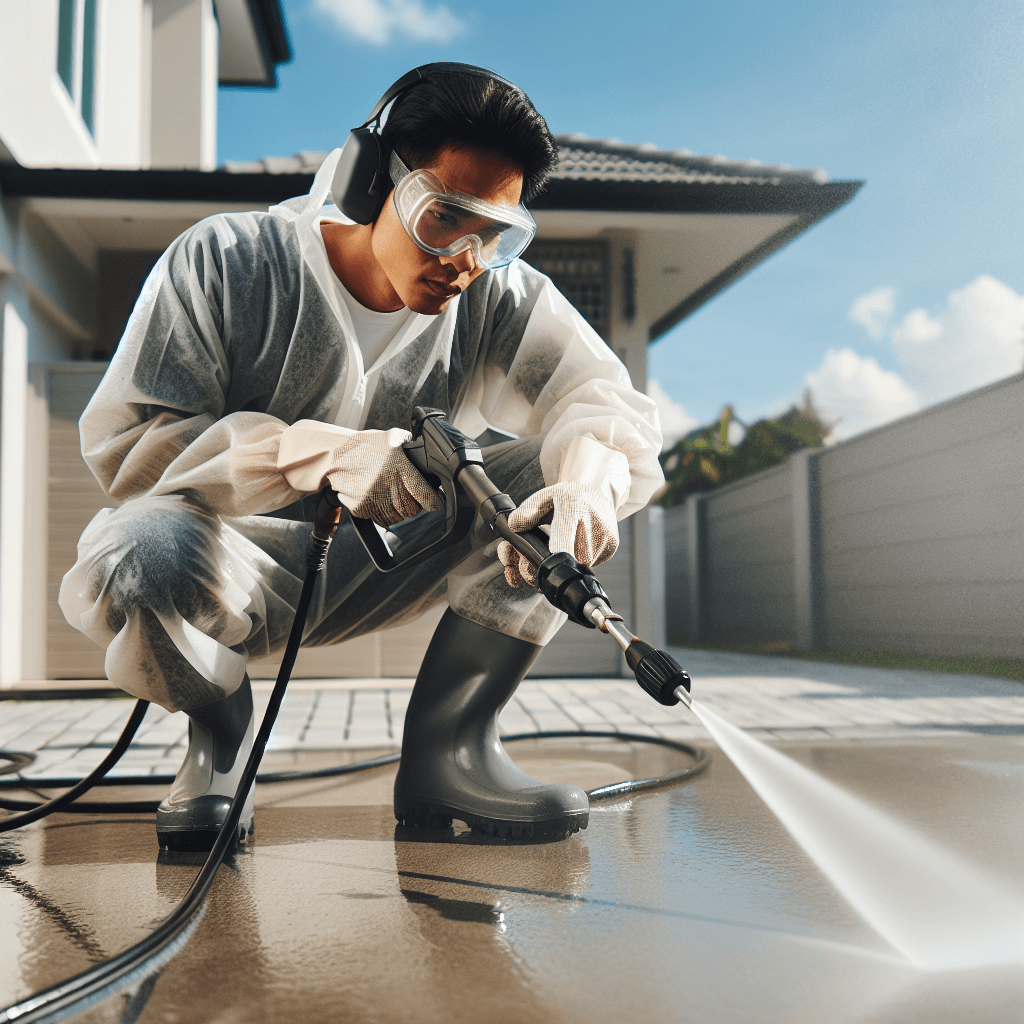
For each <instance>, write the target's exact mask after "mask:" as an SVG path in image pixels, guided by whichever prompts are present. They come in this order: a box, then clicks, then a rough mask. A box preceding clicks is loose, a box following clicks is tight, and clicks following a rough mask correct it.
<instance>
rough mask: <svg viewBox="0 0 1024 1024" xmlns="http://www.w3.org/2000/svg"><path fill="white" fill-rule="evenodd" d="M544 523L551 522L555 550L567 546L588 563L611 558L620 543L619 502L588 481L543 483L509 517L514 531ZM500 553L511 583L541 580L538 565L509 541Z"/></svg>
mask: <svg viewBox="0 0 1024 1024" xmlns="http://www.w3.org/2000/svg"><path fill="white" fill-rule="evenodd" d="M541 523H550V524H551V539H550V540H549V541H548V549H549V550H550V551H551V553H552V554H554V553H555V552H556V551H567V552H569V554H571V555H572V556H573V557H574V558H575V559H576V560H577V561H578V562H582V563H583V564H584V565H589V566H595V565H600V564H601V563H602V562H606V561H608V559H609V558H611V557H612V555H614V554H615V551H616V549H617V548H618V546H619V527H618V523H617V522H616V519H615V507H614V506H613V505H612V503H611V499H610V498H609V497H608V495H607V494H605V493H604V491H602V490H598V489H597V488H596V487H591V486H590V485H589V484H580V483H575V482H574V481H566V482H563V483H556V484H552V485H551V486H550V487H543V488H541V490H539V491H537V492H536V494H531V495H530V497H528V498H527V499H526V501H524V502H523V503H522V504H521V505H520V506H519V507H518V508H517V509H515V510H514V511H513V512H512V514H511V515H510V516H509V517H508V525H509V526H511V527H512V529H513V530H515V532H516V533H525V532H526V531H527V530H531V529H533V527H535V526H539V525H540V524H541ZM498 558H499V559H500V561H501V564H502V565H503V566H505V579H506V580H507V581H508V585H509V586H510V587H521V586H522V585H523V584H524V583H527V584H530V585H531V586H532V585H533V584H534V583H536V582H537V572H536V569H535V567H534V566H533V565H532V564H531V563H530V561H529V560H528V559H526V558H525V557H524V556H523V555H521V554H519V552H518V551H516V550H515V548H513V547H512V545H511V544H510V543H509V542H508V541H507V540H503V541H502V542H501V543H500V544H499V545H498Z"/></svg>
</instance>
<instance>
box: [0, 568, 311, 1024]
mask: <svg viewBox="0 0 1024 1024" xmlns="http://www.w3.org/2000/svg"><path fill="white" fill-rule="evenodd" d="M316 577H317V568H313V567H311V568H310V569H309V570H308V571H307V573H306V578H305V580H304V582H303V584H302V593H301V594H300V595H299V602H298V606H297V607H296V609H295V620H294V621H293V622H292V628H291V633H290V634H289V636H288V645H287V647H286V648H285V652H284V658H283V659H282V661H281V669H280V671H279V672H278V675H277V682H276V683H275V684H274V689H273V692H272V693H271V695H270V703H269V704H268V706H267V710H266V713H265V714H264V716H263V721H262V722H261V723H260V727H259V731H258V732H257V733H256V738H255V740H254V741H253V746H252V750H251V752H250V753H249V759H248V761H246V763H245V770H244V771H243V772H242V778H241V781H240V782H239V784H238V789H237V790H236V791H235V797H234V800H232V801H231V808H230V809H229V811H228V814H227V818H226V820H225V821H224V824H223V825H222V826H221V829H220V832H219V833H218V834H217V840H216V842H215V843H214V845H213V849H212V850H211V851H210V853H209V855H208V856H207V858H206V861H205V863H204V864H203V866H202V868H200V870H199V874H197V875H196V877H195V879H194V880H193V882H192V884H191V885H190V886H189V889H188V892H186V893H185V895H184V897H183V898H182V900H181V902H180V903H179V904H178V905H177V906H176V907H175V908H174V910H173V911H171V913H170V914H169V915H168V916H167V917H166V918H165V919H164V920H163V921H161V922H160V924H158V925H157V926H156V928H154V929H153V931H152V932H150V933H149V935H147V936H146V937H145V938H144V939H142V941H141V942H137V943H135V945H133V946H129V947H128V949H126V950H123V951H122V952H120V953H118V954H116V955H115V956H112V957H111V958H110V959H109V960H104V961H103V963H99V964H96V965H95V966H93V967H89V968H87V969H86V970H84V971H82V972H80V973H79V974H76V975H74V976H73V977H71V978H68V979H67V980H66V981H62V982H59V983H58V984H56V985H51V986H50V987H49V988H46V989H43V990H42V991H41V992H37V993H35V995H32V996H29V997H28V998H27V999H23V1000H21V1001H20V1002H17V1003H13V1004H12V1005H10V1006H7V1007H5V1008H4V1009H2V1010H0V1024H9V1022H13V1021H15V1020H17V1021H18V1022H19V1024H30V1022H32V1021H39V1020H42V1019H43V1018H45V1017H50V1016H52V1015H54V1014H59V1013H62V1012H63V1011H67V1010H69V1009H70V1008H71V1007H73V1006H79V1007H80V1005H81V1004H82V1003H83V1001H85V1000H94V999H97V998H100V997H101V996H102V995H103V994H104V993H106V992H107V990H109V989H111V988H112V987H113V986H114V985H116V984H117V983H118V982H121V983H122V984H128V983H129V982H130V980H131V979H130V978H128V977H127V976H128V975H131V974H133V973H135V972H136V971H139V970H140V969H142V968H143V966H144V965H145V964H146V962H147V961H151V960H153V959H154V958H156V957H161V954H163V956H170V955H173V952H174V951H175V950H176V949H177V945H176V942H177V941H184V939H185V938H187V934H186V932H187V929H189V927H190V925H191V924H192V923H193V918H194V917H195V915H196V913H197V912H198V911H199V910H200V909H201V908H202V906H203V900H204V899H205V898H206V894H207V892H209V890H210V886H211V885H212V884H213V879H214V877H215V876H216V874H217V869H218V868H219V867H220V866H221V864H222V863H223V862H224V858H225V856H226V855H227V853H228V851H229V850H230V849H231V848H233V846H234V844H235V835H236V831H237V828H238V820H239V818H240V816H241V813H242V807H243V805H244V804H245V800H246V797H247V796H248V794H249V790H250V788H251V787H252V786H253V784H254V782H255V781H256V772H257V770H258V768H259V764H260V760H261V759H262V757H263V752H264V750H265V749H266V746H267V741H268V740H269V739H270V733H271V730H272V729H273V727H274V722H275V720H276V719H277V713H278V711H280V709H281V703H282V701H283V700H284V694H285V690H286V689H287V688H288V680H289V678H290V676H291V672H292V667H293V666H294V664H295V658H296V657H297V655H298V653H299V644H300V643H301V641H302V631H303V629H304V628H305V625H306V614H307V612H308V611H309V603H310V600H311V598H312V596H313V586H314V584H315V583H316Z"/></svg>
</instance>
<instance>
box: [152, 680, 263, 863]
mask: <svg viewBox="0 0 1024 1024" xmlns="http://www.w3.org/2000/svg"><path fill="white" fill-rule="evenodd" d="M185 714H186V715H188V719H189V721H188V753H187V754H185V760H184V762H183V763H182V765H181V768H180V769H179V770H178V774H177V776H176V777H175V779H174V785H173V786H171V792H170V793H169V794H168V796H167V799H166V800H164V801H163V803H161V804H160V806H159V807H158V808H157V811H156V834H157V839H158V840H159V842H160V845H161V846H162V847H164V849H167V850H210V849H212V848H213V844H214V842H215V841H216V839H217V833H218V832H219V831H220V827H221V825H222V824H223V823H224V821H225V819H226V818H227V816H228V809H229V808H230V807H231V801H232V800H233V799H234V796H235V790H236V789H237V788H238V782H239V779H241V777H242V771H243V770H244V768H245V762H246V759H247V758H248V756H249V751H250V750H251V749H252V741H253V726H254V722H253V707H252V687H251V686H250V684H249V677H248V676H245V677H244V678H243V679H242V685H241V686H239V688H238V689H237V690H235V692H234V693H233V694H231V696H230V697H225V698H224V699H223V700H220V701H217V703H216V704H207V705H206V706H205V707H202V708H193V709H191V710H186V711H185ZM252 828H253V792H252V790H251V789H250V790H249V795H248V797H247V798H246V802H245V805H244V807H243V808H242V815H241V817H240V818H239V820H238V831H237V834H236V837H235V838H236V840H237V842H244V841H245V839H246V838H247V837H248V836H251V835H252Z"/></svg>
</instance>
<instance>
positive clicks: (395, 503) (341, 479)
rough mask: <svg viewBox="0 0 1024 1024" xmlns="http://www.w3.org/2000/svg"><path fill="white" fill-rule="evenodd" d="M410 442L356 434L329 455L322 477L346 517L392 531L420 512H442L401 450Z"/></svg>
mask: <svg viewBox="0 0 1024 1024" xmlns="http://www.w3.org/2000/svg"><path fill="white" fill-rule="evenodd" d="M411 440H412V434H410V433H409V431H408V430H401V429H399V428H398V427H392V428H391V429H390V430H360V431H358V432H357V433H355V434H353V435H352V436H351V437H348V438H346V439H345V440H344V441H343V442H342V443H341V444H340V445H338V447H337V448H335V449H334V450H333V451H332V452H331V460H330V465H329V468H328V469H327V472H326V473H325V474H324V475H325V476H326V478H327V482H328V483H329V484H330V485H331V487H333V488H334V489H335V490H336V491H337V492H338V494H339V495H340V497H341V500H342V501H343V502H344V503H345V505H346V507H347V508H348V510H349V512H351V513H352V515H354V516H358V517H359V518H361V519H372V520H373V521H374V522H375V523H379V524H380V525H381V526H394V524H395V523H400V522H401V521H402V520H403V519H411V518H412V517H413V516H415V515H418V514H419V513H420V512H422V511H423V509H430V511H432V512H438V511H440V510H441V509H443V508H444V504H443V503H442V501H441V497H440V495H438V493H437V492H436V491H435V490H434V488H433V487H431V486H430V484H428V483H427V481H426V480H424V479H423V476H422V475H421V473H420V471H419V470H418V469H417V468H416V467H415V466H414V465H413V464H412V463H411V462H410V461H409V458H408V456H407V455H406V454H405V452H404V451H403V450H402V445H403V444H404V443H405V442H406V441H411Z"/></svg>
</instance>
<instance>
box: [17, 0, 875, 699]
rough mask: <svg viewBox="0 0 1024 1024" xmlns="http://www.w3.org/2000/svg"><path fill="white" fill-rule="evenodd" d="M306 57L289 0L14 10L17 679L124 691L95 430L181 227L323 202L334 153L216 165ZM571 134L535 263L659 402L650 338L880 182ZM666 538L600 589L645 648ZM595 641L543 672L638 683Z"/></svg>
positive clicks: (420, 645)
mask: <svg viewBox="0 0 1024 1024" xmlns="http://www.w3.org/2000/svg"><path fill="white" fill-rule="evenodd" d="M115 6H116V17H115V16H114V8H115ZM288 57H289V48H288V42H287V37H286V33H285V27H284V22H283V18H282V15H281V10H280V7H279V5H278V2H277V0H216V2H215V3H214V0H7V2H6V3H5V4H4V5H3V6H2V7H0V161H2V162H0V304H2V306H3V320H2V406H0V531H2V532H0V685H7V686H10V685H13V684H15V683H18V682H19V681H21V680H24V679H47V678H50V679H58V678H96V677H98V676H101V675H102V665H103V660H102V652H101V651H99V649H98V648H95V647H94V646H93V645H92V644H91V642H90V641H88V640H87V639H86V638H85V637H84V636H82V635H81V634H79V633H77V632H76V631H74V630H73V629H71V627H69V626H68V625H67V623H65V622H64V620H63V616H62V615H61V612H60V610H59V608H57V605H56V595H57V589H58V587H59V583H60V579H61V577H62V576H63V574H64V572H66V571H67V569H68V568H70V566H71V564H73V562H74V557H75V554H74V552H75V544H76V542H77V539H78V536H79V534H80V533H81V530H82V529H83V527H84V526H85V524H86V523H87V522H88V521H89V519H90V518H91V517H92V515H93V514H94V513H95V511H96V510H97V509H99V508H101V507H103V506H104V505H106V504H109V499H107V498H105V497H104V496H103V494H102V492H101V491H100V490H99V487H98V485H97V484H96V483H95V481H94V480H93V479H92V477H91V475H90V474H89V471H88V469H87V468H86V467H85V465H84V463H83V462H82V461H81V458H80V456H79V454H78V434H77V420H78V417H79V415H80V414H81V411H82V409H83V408H84V406H85V404H86V402H87V401H88V398H89V396H90V395H91V394H92V392H93V390H94V389H95V387H96V385H97V383H98V381H99V379H100V377H101V375H102V373H103V371H104V369H105V366H106V362H107V360H108V359H109V357H110V354H111V353H112V352H113V349H114V347H115V346H116V344H117V341H118V338H119V336H120V333H121V331H122V329H123V326H124V323H125V321H126V320H127V317H128V315H129V313H130V311H131V308H132V305H133V304H134V301H135V298H136V296H137V294H138V290H139V287H140V286H141V283H142V281H143V280H144V278H145V275H146V274H147V273H148V271H149V269H150V267H151V266H152V264H153V262H154V261H155V259H156V258H157V256H158V255H159V253H160V252H161V251H162V250H163V249H164V248H165V247H166V246H167V245H168V244H169V243H170V242H171V241H172V240H173V239H174V238H175V237H176V236H177V235H178V234H179V233H180V232H181V231H183V230H185V229H186V228H187V227H189V226H190V225H191V224H193V223H195V222H196V221H197V220H199V219H201V218H203V217H205V216H208V215H210V214H213V213H217V212H222V211H230V210H252V209H261V208H262V209H266V207H267V206H269V205H272V204H274V203H277V202H280V201H281V200H283V199H285V198H287V197H289V196H294V195H299V194H302V193H305V192H307V191H308V190H309V187H310V184H311V181H312V176H313V174H314V172H315V170H316V168H317V167H318V166H319V164H320V162H321V160H322V159H323V157H324V154H322V153H300V154H297V155H296V156H294V157H287V158H267V159H265V160H262V161H259V162H258V163H255V164H233V163H228V164H225V165H224V166H221V167H218V166H217V161H216V153H215V145H214V143H215V137H216V102H215V101H216V91H215V90H216V86H217V84H218V83H220V84H222V85H230V84H238V83H245V84H250V85H265V86H268V87H272V86H273V85H274V82H275V77H274V67H275V65H276V64H278V63H281V62H282V61H284V60H286V59H288ZM182 69H188V73H187V74H186V73H184V71H183V70H182ZM558 142H559V147H560V163H559V167H558V170H557V172H556V173H555V175H554V176H553V178H552V181H551V185H550V188H549V189H548V191H547V193H546V194H545V195H544V196H542V197H541V198H540V199H539V200H537V202H535V203H534V204H533V207H532V209H533V212H534V216H535V218H536V220H537V224H538V235H537V239H536V240H535V242H534V243H533V245H532V246H531V248H530V250H529V251H528V253H527V254H526V258H527V259H528V260H529V261H530V262H532V263H533V264H534V265H536V266H537V267H539V268H540V269H541V270H543V271H544V272H546V273H548V274H549V275H550V276H551V277H552V279H553V280H554V281H555V283H556V284H557V285H558V286H559V287H560V288H561V289H562V290H563V291H564V292H565V294H566V295H567V296H568V297H569V298H570V300H571V301H573V303H574V304H575V305H576V306H577V308H578V309H579V310H580V311H581V313H582V314H583V315H584V316H585V317H586V318H587V319H588V320H589V322H590V323H591V324H592V325H593V326H594V327H595V329H596V330H597V331H598V333H600V334H601V336H602V337H603V338H604V339H605V340H606V341H607V343H608V344H609V345H610V346H611V347H612V348H613V349H614V350H615V351H616V352H617V353H618V354H619V355H620V357H621V358H622V359H623V361H624V362H625V364H626V366H627V367H628V368H629V371H630V374H631V375H632V378H633V381H634V384H635V386H637V387H639V388H643V387H645V385H646V362H647V346H648V345H649V344H650V343H652V342H654V341H656V340H657V339H658V338H659V337H661V336H662V335H663V334H664V333H665V332H666V331H668V330H669V329H670V328H671V327H673V326H674V325H675V324H676V323H678V322H679V321H680V320H682V319H683V318H684V317H686V316H687V315H689V314H690V313H691V312H693V310H695V309H697V308H698V307H699V306H700V305H702V304H703V303H705V302H707V301H708V300H709V299H711V298H712V297H713V296H714V295H716V294H717V293H718V292H719V291H721V290H722V289H723V288H725V287H726V286H727V285H729V284H730V283H731V282H732V281H734V280H735V279H736V278H738V277H739V276H741V275H742V274H743V273H745V272H746V271H747V270H749V269H751V268H752V267H754V266H755V265H757V264H758V263H759V262H761V261H762V260H764V259H765V258H767V257H768V256H769V255H771V253H773V252H774V251H776V250H777V249H778V248H780V247H781V246H783V245H785V244H786V243H788V242H789V241H791V240H793V239H794V238H795V237H796V236H797V235H799V234H801V233H802V232H804V231H806V230H807V229H808V228H809V227H811V226H812V225H813V224H814V223H816V222H817V221H818V220H820V219H821V218H823V217H825V216H827V215H828V214H829V213H831V212H832V211H834V210H835V209H837V208H838V207H839V206H841V205H842V204H843V203H845V202H846V201H847V200H848V199H850V198H851V197H852V195H853V194H854V193H855V192H856V190H857V188H858V187H859V185H858V183H856V182H831V181H829V180H828V179H827V177H826V176H825V175H824V174H823V173H822V172H820V171H801V170H793V169H790V168H783V167H770V166H764V165H761V164H758V163H756V162H746V163H736V162H731V161H727V160H724V159H722V158H720V157H697V156H693V155H691V154H688V153H682V152H666V151H662V150H658V149H656V148H653V147H650V146H633V145H627V144H624V143H620V142H617V141H604V140H594V139H588V138H585V137H582V136H571V135H570V136H562V137H560V138H559V140H558ZM648 528H649V519H648V517H647V516H646V515H645V514H643V513H641V514H639V515H636V516H634V517H633V518H632V519H631V520H629V521H628V524H627V525H626V527H625V528H624V530H623V544H622V548H621V549H620V553H619V554H617V555H616V557H615V558H614V559H613V560H612V562H610V563H609V564H608V566H607V568H606V569H604V570H603V571H602V574H601V576H602V580H603V581H604V582H605V585H606V587H607V588H608V589H609V591H610V593H611V594H612V596H613V598H614V599H615V602H616V606H617V607H618V608H620V609H621V610H622V611H623V614H625V615H627V617H628V618H629V621H630V623H631V625H632V626H633V628H634V629H635V630H636V631H637V632H638V633H642V634H645V635H650V633H651V630H652V626H653V623H652V618H651V601H650V583H649V562H648V548H649V540H648ZM427 618H428V619H429V617H427ZM432 624H433V619H429V621H421V623H418V624H414V625H413V626H411V627H404V628H403V629H402V630H400V631H394V632H392V633H389V634H388V635H387V642H386V643H385V642H384V641H383V640H382V638H381V635H375V636H371V637H364V638H361V639H359V640H356V641H351V642H350V643H349V644H348V645H346V654H345V659H344V662H345V667H344V669H342V668H340V667H339V664H338V658H337V656H336V651H332V649H329V648H328V649H325V650H320V651H308V652H303V654H302V655H301V656H300V662H299V665H298V668H297V670H296V672H297V674H299V675H303V674H305V675H310V676H323V675H327V676H331V675H353V676H362V675H378V674H381V675H410V674H414V673H415V670H416V666H417V664H418V662H419V659H420V657H421V656H422V652H423V649H424V648H425V644H426V638H427V637H428V636H429V633H430V630H431V628H432ZM593 641H594V634H591V633H589V632H588V633H586V634H584V633H583V631H581V630H576V631H572V632H570V630H569V629H565V630H563V631H562V633H561V634H560V635H559V637H558V638H557V639H556V641H555V642H554V643H553V644H552V645H551V647H550V648H549V649H548V650H547V651H546V652H545V654H544V655H543V656H542V660H541V661H540V662H539V664H538V667H537V669H536V671H537V672H538V673H541V674H544V673H547V674H550V673H559V674H561V673H569V674H577V675H578V674H584V675H590V674H600V675H609V674H610V675H617V674H619V672H620V668H621V664H622V663H621V657H620V654H619V651H618V648H617V647H616V646H615V645H614V644H613V643H611V642H610V641H608V642H607V643H601V642H600V638H599V640H598V642H596V643H595V642H593ZM253 671H254V673H255V674H256V675H269V674H270V673H271V671H272V666H271V664H270V663H269V662H268V663H267V664H266V665H254V666H253Z"/></svg>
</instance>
